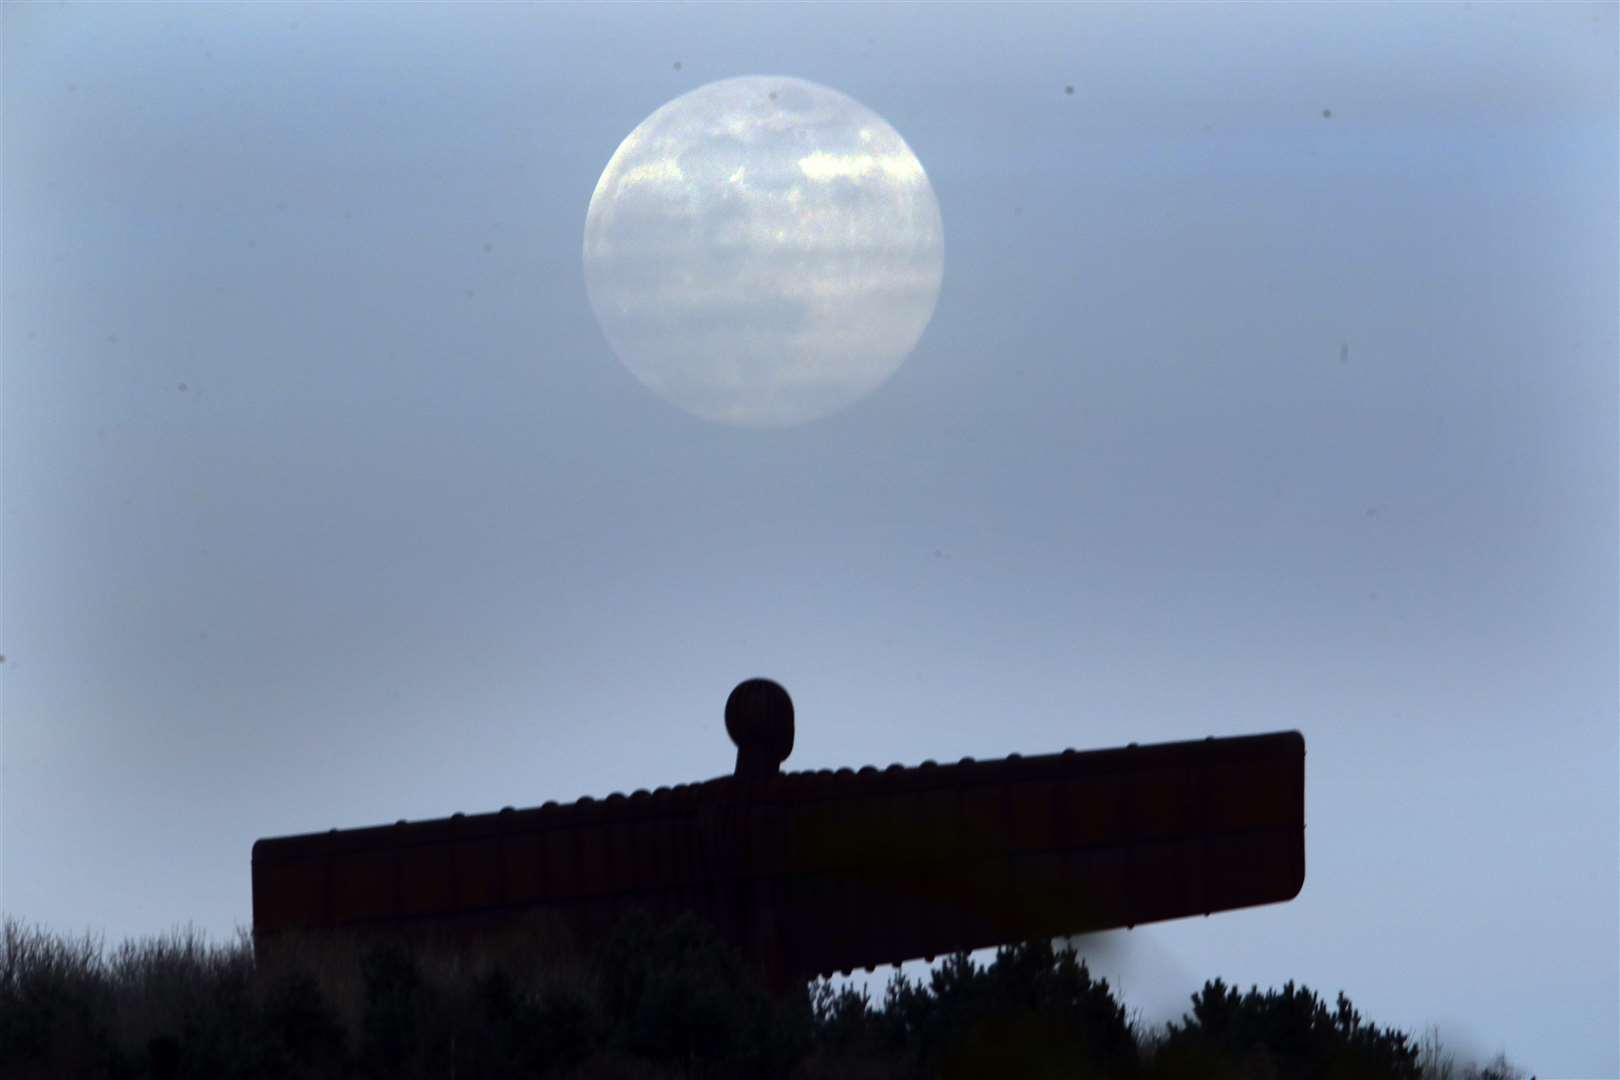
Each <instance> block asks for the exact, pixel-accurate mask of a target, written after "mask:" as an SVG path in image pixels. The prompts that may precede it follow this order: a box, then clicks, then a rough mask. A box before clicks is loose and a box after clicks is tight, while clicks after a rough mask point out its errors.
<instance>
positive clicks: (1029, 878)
mask: <svg viewBox="0 0 1620 1080" xmlns="http://www.w3.org/2000/svg"><path fill="white" fill-rule="evenodd" d="M725 716H726V730H727V732H728V733H729V734H730V735H731V737H732V740H733V741H734V742H735V743H736V745H737V763H736V768H735V772H734V775H732V776H726V777H719V778H717V779H714V780H708V781H704V782H702V783H697V784H680V785H676V786H675V787H673V788H659V789H658V790H657V791H654V792H647V791H637V792H636V793H634V794H633V795H630V796H629V797H626V796H624V795H620V794H614V795H610V796H608V798H606V799H605V800H600V801H599V800H595V799H590V798H585V799H580V800H579V801H578V802H575V803H571V804H569V805H566V806H559V805H557V804H556V803H547V804H545V805H544V806H541V807H539V808H537V809H530V810H513V809H512V808H511V807H507V808H506V809H504V810H502V811H500V812H499V813H496V814H480V815H474V816H465V815H461V814H457V815H454V816H453V817H450V818H446V819H439V820H434V821H421V822H413V823H406V822H403V821H401V822H399V823H398V824H396V825H393V826H380V827H376V828H367V829H350V830H344V831H339V830H336V829H334V830H332V831H331V832H328V833H315V834H310V835H306V836H292V837H284V838H279V839H268V840H260V841H259V842H258V843H256V844H254V845H253V916H254V936H255V940H256V942H257V943H258V944H259V945H260V947H261V948H273V946H274V942H275V940H276V938H277V937H278V936H279V935H281V934H282V933H284V932H286V931H331V930H368V929H369V930H391V931H398V932H404V933H407V934H413V933H424V932H425V933H431V934H444V933H447V932H448V933H450V934H453V935H460V936H464V937H468V938H473V939H476V938H478V937H480V936H481V935H485V934H488V933H491V932H493V931H495V930H496V929H498V928H500V927H502V926H504V925H506V924H508V923H509V922H511V921H512V920H513V919H514V918H516V917H518V916H521V915H524V914H526V913H533V912H546V913H549V914H551V915H552V916H555V917H556V918H559V919H560V920H562V921H563V922H564V923H565V924H566V925H567V926H568V927H569V928H570V929H571V930H572V931H573V933H574V934H575V935H576V936H577V937H579V938H582V939H584V940H585V941H589V940H592V939H594V938H595V937H597V936H598V935H600V934H601V933H602V932H604V931H605V930H607V929H608V928H609V927H610V926H611V925H612V924H613V923H614V922H615V921H616V920H617V919H618V918H619V917H620V916H622V915H623V914H624V913H626V912H627V911H628V910H629V909H631V908H643V909H646V910H649V911H651V912H653V913H654V914H664V915H674V914H676V913H678V912H681V911H685V910H690V911H694V912H696V913H697V914H699V915H700V916H703V917H705V918H707V919H708V920H709V921H711V922H713V923H714V924H715V925H716V926H717V927H718V928H719V929H720V931H721V932H722V933H723V934H724V935H725V936H726V937H728V938H729V939H730V940H732V941H733V942H735V943H736V944H737V945H738V946H739V947H740V948H742V949H743V950H744V952H745V953H747V954H748V955H750V956H752V957H753V958H754V960H755V961H756V962H758V963H759V964H760V965H761V967H762V968H763V969H764V971H765V972H766V974H767V975H768V977H769V978H770V980H771V981H772V982H773V983H774V984H776V985H778V986H782V985H786V984H787V983H788V982H790V981H792V980H795V979H800V978H804V977H808V976H811V975H816V974H824V973H830V972H833V971H848V970H850V969H853V968H857V967H865V968H871V967H873V966H875V965H877V964H882V963H898V962H900V961H902V960H907V959H912V958H916V957H932V956H934V955H938V954H943V953H948V952H953V951H956V950H959V949H974V948H980V947H984V946H990V945H998V944H1002V943H1006V942H1010V941H1020V940H1028V939H1031V938H1037V937H1047V936H1059V935H1064V934H1074V933H1081V932H1085V931H1093V930H1103V929H1109V928H1113V927H1120V926H1132V925H1135V924H1136V923H1144V922H1152V921H1156V920H1160V919H1172V918H1178V917H1181V916H1186V915H1197V914H1209V913H1211V912H1215V911H1225V910H1229V909H1232V908H1240V907H1247V906H1251V905H1255V904H1264V903H1272V902H1276V901H1281V900H1288V899H1291V898H1292V897H1293V896H1295V895H1296V894H1297V893H1298V892H1299V890H1300V888H1301V886H1302V885H1303V884H1304V880H1305V742H1304V739H1303V738H1302V737H1301V736H1300V735H1299V733H1298V732H1282V733H1277V734H1271V735H1251V736H1242V737H1237V738H1225V739H1215V738H1209V739H1203V740H1199V741H1194V742H1179V743H1163V744H1160V745H1156V746H1136V745H1135V744H1132V745H1131V746H1129V747H1125V748H1122V749H1112V750H1094V751H1088V752H1085V753H1077V752H1075V751H1073V750H1066V751H1064V752H1063V753H1061V754H1048V755H1044V756H1039V757H1028V758H1024V757H1019V756H1018V755H1012V756H1010V757H1006V758H1001V759H997V760H993V761H984V762H975V761H973V760H972V759H963V760H962V761H961V762H959V763H957V764H954V765H936V764H935V763H934V762H932V761H925V762H923V763H922V764H921V765H919V766H916V767H913V768H902V767H901V766H899V765H891V766H889V767H888V768H886V769H883V770H878V769H876V768H873V767H870V766H868V767H865V768H862V769H859V770H852V769H839V770H837V771H836V772H834V771H830V770H822V771H819V772H788V773H784V772H781V771H780V765H781V762H782V761H783V760H785V759H786V757H787V756H788V754H789V752H790V751H791V750H792V749H793V703H792V701H791V700H790V699H789V698H788V695H787V692H786V691H784V690H783V689H782V688H781V687H780V686H778V685H777V684H776V683H774V682H770V681H769V680H765V679H750V680H748V681H747V682H744V683H742V684H741V685H739V686H738V687H737V688H736V689H735V690H734V691H733V692H732V694H731V697H730V699H729V700H728V701H727V702H726V713H725Z"/></svg>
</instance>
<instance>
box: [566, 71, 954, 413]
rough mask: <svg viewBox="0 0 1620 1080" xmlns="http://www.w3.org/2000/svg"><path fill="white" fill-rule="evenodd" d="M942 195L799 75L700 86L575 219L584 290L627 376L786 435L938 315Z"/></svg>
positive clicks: (696, 408) (865, 385)
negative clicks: (579, 223)
mask: <svg viewBox="0 0 1620 1080" xmlns="http://www.w3.org/2000/svg"><path fill="white" fill-rule="evenodd" d="M944 265H945V241H944V231H943V227H942V224H941V222H940V216H939V202H938V200H937V199H935V198H934V189H933V187H932V186H930V185H929V183H928V175H927V173H925V172H924V171H923V167H922V163H921V162H919V161H918V160H917V156H916V155H915V154H913V153H912V152H911V148H910V147H909V146H907V145H906V143H905V140H904V139H902V138H901V137H900V135H899V133H897V132H896V131H895V130H894V128H892V127H890V126H889V125H888V124H887V123H885V122H884V120H883V118H882V117H880V116H878V115H877V114H876V113H874V112H872V111H871V110H870V109H868V108H866V107H865V106H864V105H862V104H861V103H860V102H858V101H855V100H854V99H853V98H850V97H847V96H846V95H844V94H841V93H839V92H838V91H836V90H831V89H828V88H827V87H825V86H819V85H817V84H815V83H812V82H805V81H804V80H802V79H790V78H774V77H764V76H748V77H744V78H737V79H726V80H723V81H721V82H716V83H710V84H708V85H707V86H702V87H699V88H698V89H696V90H693V91H692V92H690V93H688V94H683V95H682V96H680V97H678V98H676V99H675V100H673V101H671V102H669V103H668V104H666V105H664V106H663V107H662V108H660V109H659V110H658V111H657V112H655V113H653V114H652V115H651V116H649V117H647V119H646V120H644V121H642V122H641V124H640V126H638V127H637V128H636V129H635V130H634V131H632V132H631V133H630V135H629V137H627V138H626V139H625V140H624V142H623V143H621V144H620V145H619V149H618V150H617V151H616V152H615V153H614V155H613V157H612V159H611V160H609V161H608V164H607V168H606V169H604V170H603V171H602V178H601V179H600V180H598V181H597V184H596V190H595V192H593V193H592V195H591V205H590V209H589V210H588V211H587V212H586V215H585V285H586V290H587V292H588V293H589V295H590V301H591V307H592V308H593V309H594V311H595V312H596V317H597V320H598V322H600V323H601V326H602V331H603V333H604V334H605V335H606V336H607V339H608V343H609V344H610V345H612V347H613V351H614V352H615V353H616V354H618V356H619V359H620V360H622V361H623V362H624V364H625V366H626V367H628V368H629V369H630V371H631V372H632V373H634V374H635V376H636V378H638V379H640V380H641V382H643V383H644V384H646V385H647V386H648V387H649V388H651V389H652V390H654V391H656V392H657V393H658V394H660V395H662V396H663V397H665V398H667V399H668V400H669V401H671V402H673V403H675V404H676V405H679V406H680V407H681V408H683V409H685V410H687V411H688V412H690V413H693V414H695V415H697V416H700V417H703V418H704V419H707V420H716V421H721V422H724V423H731V424H739V425H744V426H748V427H789V426H792V425H794V424H802V423H805V422H806V421H810V420H814V419H817V418H818V417H822V416H826V415H828V414H829V413H832V412H835V411H837V410H839V409H842V408H844V407H845V406H846V405H849V404H851V403H853V402H855V401H858V400H859V399H861V398H863V397H865V396H866V395H867V394H869V393H871V392H872V391H873V390H875V389H877V387H878V386H879V385H881V384H882V383H883V382H884V380H886V379H888V378H889V376H891V375H893V374H894V372H895V371H896V370H897V369H898V368H899V367H900V365H901V364H902V363H904V361H905V359H906V356H907V354H909V353H910V352H911V350H912V348H913V347H914V346H915V345H916V344H917V339H918V338H920V337H921V336H922V332H923V329H924V328H925V327H926V326H927V325H928V320H929V317H930V316H931V315H932V314H933V312H934V303H935V301H936V300H937V299H938V298H939V286H940V281H941V279H942V277H943V275H944Z"/></svg>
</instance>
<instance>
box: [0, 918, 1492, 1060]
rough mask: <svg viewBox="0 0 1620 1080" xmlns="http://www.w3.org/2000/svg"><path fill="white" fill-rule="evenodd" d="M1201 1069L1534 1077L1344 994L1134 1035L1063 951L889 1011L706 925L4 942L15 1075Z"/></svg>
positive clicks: (894, 991) (962, 968)
mask: <svg viewBox="0 0 1620 1080" xmlns="http://www.w3.org/2000/svg"><path fill="white" fill-rule="evenodd" d="M1021 1076H1027V1077H1077V1078H1078V1077H1119V1078H1141V1080H1157V1078H1165V1080H1168V1078H1179V1077H1198V1078H1201V1080H1205V1078H1207V1080H1223V1078H1232V1080H1238V1078H1243V1080H1248V1078H1257V1080H1258V1078H1266V1080H1271V1078H1277V1080H1285V1078H1295V1077H1298V1078H1309V1080H1361V1078H1385V1077H1389V1078H1397V1080H1405V1078H1411V1080H1510V1078H1512V1080H1518V1078H1522V1077H1523V1074H1522V1073H1521V1072H1519V1071H1518V1070H1516V1069H1514V1068H1513V1067H1512V1066H1511V1065H1509V1064H1508V1063H1507V1062H1506V1060H1505V1059H1502V1058H1500V1057H1499V1058H1498V1059H1497V1061H1496V1062H1494V1063H1492V1064H1491V1065H1488V1066H1484V1067H1480V1066H1475V1065H1458V1064H1457V1062H1456V1061H1455V1058H1454V1057H1452V1056H1451V1055H1448V1054H1446V1053H1445V1052H1444V1051H1443V1049H1442V1048H1441V1046H1440V1045H1439V1042H1438V1038H1437V1037H1436V1036H1435V1035H1434V1034H1432V1033H1431V1034H1430V1036H1429V1037H1428V1038H1426V1039H1424V1040H1422V1041H1421V1042H1418V1041H1414V1039H1413V1038H1412V1037H1411V1036H1410V1035H1408V1034H1406V1033H1404V1032H1399V1031H1395V1030H1392V1029H1389V1028H1383V1027H1380V1026H1378V1025H1377V1024H1373V1023H1370V1022H1368V1021H1365V1020H1364V1019H1363V1018H1362V1017H1361V1015H1360V1014H1359V1013H1358V1012H1357V1011H1356V1010H1355V1008H1354V1007H1353V1006H1352V1005H1351V1003H1350V1001H1349V1000H1348V999H1347V998H1346V997H1345V996H1344V995H1343V994H1340V995H1339V996H1338V998H1337V1000H1336V1001H1335V1002H1334V1003H1332V1004H1331V1005H1330V1004H1329V1003H1328V1002H1326V1001H1324V1000H1323V999H1321V998H1320V997H1318V996H1317V995H1316V994H1315V993H1313V992H1312V991H1310V990H1308V989H1306V988H1305V987H1303V986H1295V985H1293V984H1292V983H1290V984H1288V985H1286V986H1284V987H1283V988H1282V989H1281V990H1267V991H1263V992H1262V991H1260V990H1258V989H1251V990H1249V991H1247V992H1241V993H1240V992H1239V991H1238V990H1236V989H1235V988H1233V987H1229V986H1226V985H1225V984H1224V983H1222V982H1221V981H1220V980H1219V979H1217V980H1214V981H1212V982H1208V983H1205V984H1204V987H1203V988H1202V989H1201V990H1199V991H1198V992H1197V993H1196V994H1194V995H1193V996H1192V1009H1191V1012H1190V1013H1188V1014H1186V1015H1184V1016H1183V1017H1182V1019H1181V1020H1179V1021H1176V1022H1172V1023H1170V1024H1167V1025H1164V1026H1163V1027H1160V1028H1156V1029H1147V1028H1144V1027H1143V1026H1141V1025H1140V1024H1138V1023H1136V1022H1134V1021H1133V1020H1132V1019H1131V1018H1130V1016H1129V1015H1128V1014H1127V1012H1126V1009H1125V1006H1124V1005H1122V1004H1121V1003H1120V1002H1119V1001H1118V1000H1117V999H1116V998H1115V996H1114V993H1113V990H1112V989H1111V988H1110V987H1109V985H1108V983H1107V981H1106V980H1103V979H1094V978H1092V976H1091V973H1090V972H1089V971H1088V970H1087V967H1086V965H1085V963H1084V962H1083V961H1082V960H1080V959H1078V958H1077V957H1076V956H1075V955H1074V954H1073V953H1071V952H1068V951H1065V950H1062V949H1054V948H1053V947H1052V946H1051V945H1050V944H1049V943H1046V942H1030V943H1027V944H1023V945H1017V946H1011V947H1007V948H1003V949H1001V950H999V951H998V952H997V954H996V957H995V959H994V960H993V961H991V962H990V963H988V964H976V963H974V962H973V961H972V959H971V958H970V957H969V956H967V955H966V954H962V955H958V956H954V957H950V958H948V959H947V960H945V961H944V962H943V963H942V964H940V965H939V966H938V967H937V968H935V969H934V970H933V971H932V972H930V974H929V978H928V980H927V981H926V982H921V981H912V980H910V979H907V978H906V977H904V976H903V975H900V974H896V975H895V976H894V977H893V979H892V980H891V981H890V983H889V985H888V988H887V990H886V992H885V993H884V995H883V999H882V1001H880V1002H874V1001H872V1000H871V999H870V997H869V996H868V995H866V994H864V993H862V992H860V991H857V990H855V989H853V988H850V987H844V988H842V989H834V987H833V986H831V985H830V984H828V983H826V982H823V981H817V982H814V983H811V984H810V985H809V986H808V987H807V988H806V992H805V993H803V994H799V995H790V996H788V997H787V998H776V997H772V996H771V995H770V994H768V993H766V992H765V991H764V989H763V988H762V987H761V985H760V984H759V982H758V980H757V979H756V978H755V977H754V976H753V974H752V972H751V971H750V970H749V969H748V968H747V966H746V965H745V964H744V963H743V962H742V960H741V959H740V958H739V957H738V956H737V955H736V954H735V953H733V952H732V951H730V950H729V949H728V948H726V947H725V946H724V945H723V944H722V943H721V942H720V941H719V940H718V939H717V938H716V937H715V936H714V934H713V933H712V932H710V931H708V930H707V928H705V927H704V926H702V925H701V924H699V923H698V922H696V921H695V920H691V919H687V920H682V921H679V922H677V923H675V924H673V925H662V926H659V925H654V924H652V923H650V922H647V921H644V920H630V921H628V922H626V923H625V924H623V925H622V926H621V927H620V928H619V930H618V931H617V932H616V933H615V934H613V935H612V936H610V937H609V938H608V939H607V940H606V941H605V942H603V943H602V944H601V945H600V946H599V947H598V948H596V949H595V950H593V951H592V952H591V953H589V954H588V955H585V956H577V955H572V954H568V953H560V952H556V951H551V952H541V951H524V950H508V951H505V952H503V955H502V957H501V959H500V960H499V961H498V962H496V961H492V960H490V959H489V958H487V957H485V958H483V959H473V958H469V957H468V956H466V955H465V954H457V953H450V952H429V951H423V950H416V951H412V950H408V949H406V948H404V947H402V946H400V945H398V944H390V943H386V942H374V943H371V944H369V945H366V946H364V947H361V946H358V945H356V946H353V947H352V948H339V947H337V946H333V945H330V944H328V945H325V946H322V947H317V948H306V949H303V950H299V951H297V952H296V953H295V954H289V956H288V957H284V958H282V959H281V960H279V961H278V962H277V963H276V964H275V966H274V968H273V969H271V968H270V967H269V966H264V967H263V968H262V969H261V967H259V966H256V965H255V960H254V952H253V948H252V945H251V942H250V941H249V940H247V939H246V938H244V939H243V940H241V941H239V942H237V943H236V944H234V945H230V946H213V945H210V944H209V943H207V942H206V941H205V940H204V939H203V938H202V937H201V936H200V935H197V934H194V933H181V934H177V935H172V936H170V937H166V938H159V939H156V940H151V941H147V942H141V943H127V944H125V945H122V946H120V947H118V948H116V949H113V950H111V951H108V950H106V949H105V948H104V947H102V946H101V945H100V944H99V943H98V942H96V941H95V940H93V939H79V940H70V939H64V938H61V937H59V936H55V935H51V934H48V933H45V932H42V931H38V930H33V929H27V928H24V927H22V926H20V925H19V924H17V923H15V922H13V921H9V920H8V921H7V922H6V923H5V925H4V930H3V938H0V1078H4V1080H13V1078H15V1080H25V1078H29V1080H32V1078H36V1077H37V1078H46V1077H49V1078H52V1080H56V1078H63V1077H110V1078H128V1080H136V1078H152V1080H170V1078H173V1080H180V1078H186V1080H190V1078H199V1080H200V1078H207V1080H227V1078H244V1080H245V1078H259V1077H263V1078H271V1077H299V1078H304V1077H307V1078H328V1077H330V1078H339V1077H341V1078H351V1077H352V1078H367V1080H370V1078H375V1080H383V1078H387V1080H410V1078H415V1077H423V1078H426V1077H432V1078H435V1080H440V1078H469V1080H474V1078H479V1080H481V1078H489V1080H518V1078H528V1077H558V1078H577V1080H610V1078H613V1080H617V1078H623V1080H634V1078H642V1077H660V1078H661V1077H671V1078H673V1077H769V1078H777V1077H797V1078H800V1080H832V1078H835V1077H836V1078H850V1080H865V1078H874V1080H875V1078H880V1077H1021Z"/></svg>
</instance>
